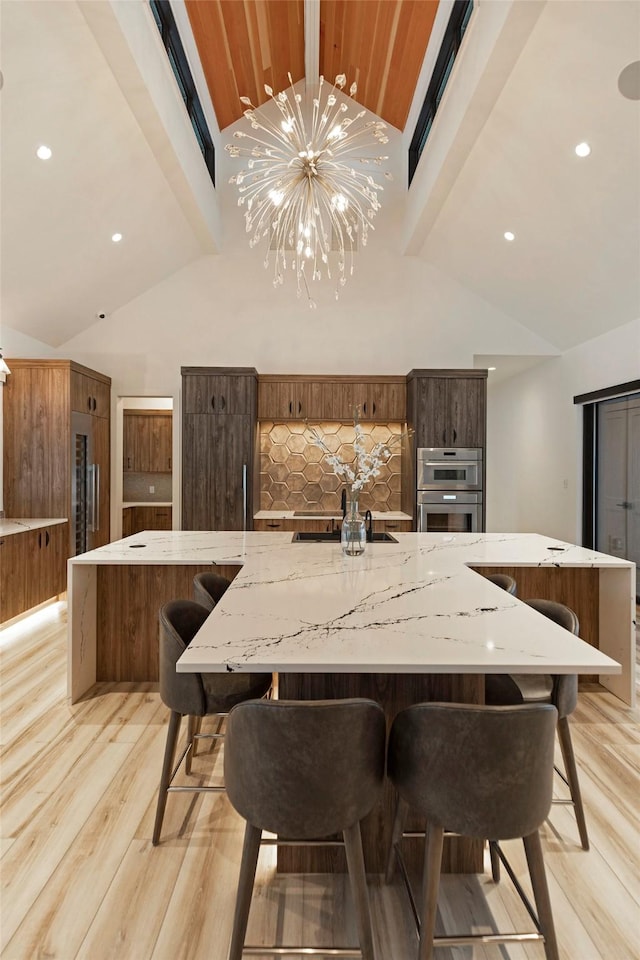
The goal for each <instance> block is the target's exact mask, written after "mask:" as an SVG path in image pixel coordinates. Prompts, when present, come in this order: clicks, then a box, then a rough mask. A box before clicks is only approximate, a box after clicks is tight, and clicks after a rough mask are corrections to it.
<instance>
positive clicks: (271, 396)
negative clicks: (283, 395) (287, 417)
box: [258, 380, 282, 420]
mask: <svg viewBox="0 0 640 960" xmlns="http://www.w3.org/2000/svg"><path fill="white" fill-rule="evenodd" d="M279 387H280V384H279V383H278V382H277V381H276V380H259V381H258V419H259V420H280V419H282V414H281V412H280V406H279V401H280V397H279Z"/></svg>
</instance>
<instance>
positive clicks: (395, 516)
mask: <svg viewBox="0 0 640 960" xmlns="http://www.w3.org/2000/svg"><path fill="white" fill-rule="evenodd" d="M371 515H372V517H373V519H374V520H411V519H412V517H411V514H409V513H403V512H402V511H401V510H372V511H371ZM363 516H364V514H363ZM253 519H254V520H332V519H333V520H341V519H342V513H341V512H340V510H336V511H335V513H331V512H329V511H327V512H326V513H322V514H319V513H313V511H310V512H309V513H303V512H302V511H301V510H295V511H294V510H258V512H257V513H254V515H253Z"/></svg>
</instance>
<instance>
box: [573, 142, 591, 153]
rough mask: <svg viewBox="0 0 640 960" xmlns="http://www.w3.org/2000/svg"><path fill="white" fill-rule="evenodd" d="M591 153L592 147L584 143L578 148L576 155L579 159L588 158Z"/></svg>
mask: <svg viewBox="0 0 640 960" xmlns="http://www.w3.org/2000/svg"><path fill="white" fill-rule="evenodd" d="M590 153H591V147H590V146H589V144H588V143H585V142H584V141H583V142H582V143H579V144H578V145H577V146H576V155H577V156H578V157H588V156H589V154H590Z"/></svg>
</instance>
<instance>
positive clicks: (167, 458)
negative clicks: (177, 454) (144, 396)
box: [122, 410, 173, 473]
mask: <svg viewBox="0 0 640 960" xmlns="http://www.w3.org/2000/svg"><path fill="white" fill-rule="evenodd" d="M172 417H173V415H172V413H171V411H170V410H125V411H124V416H123V443H122V469H123V471H124V472H125V473H169V472H170V471H171V462H172V461H171V457H172V436H173V432H172Z"/></svg>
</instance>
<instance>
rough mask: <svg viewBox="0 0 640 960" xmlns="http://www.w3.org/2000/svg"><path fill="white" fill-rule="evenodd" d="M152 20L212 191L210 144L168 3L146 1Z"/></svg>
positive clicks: (213, 175) (213, 163) (213, 161)
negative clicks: (157, 31) (209, 178)
mask: <svg viewBox="0 0 640 960" xmlns="http://www.w3.org/2000/svg"><path fill="white" fill-rule="evenodd" d="M149 5H150V7H151V12H152V14H153V19H154V20H155V23H156V26H157V27H158V30H159V32H160V36H161V37H162V43H163V44H164V48H165V50H166V51H167V57H168V60H169V64H170V66H171V69H172V70H173V74H174V76H175V78H176V83H177V84H178V88H179V90H180V94H181V96H182V100H183V103H184V105H185V108H186V111H187V113H188V115H189V119H190V120H191V126H192V127H193V132H194V135H195V138H196V142H197V144H198V147H199V148H200V151H201V153H202V156H203V157H204V162H205V164H206V167H207V170H208V171H209V176H210V177H211V182H212V183H213V185H214V187H215V185H216V154H215V148H214V146H213V140H212V138H211V134H210V132H209V127H208V125H207V121H206V119H205V116H204V111H203V109H202V104H201V103H200V98H199V96H198V92H197V90H196V85H195V83H194V81H193V77H192V75H191V70H190V68H189V62H188V60H187V55H186V53H185V52H184V47H183V46H182V40H181V39H180V34H179V32H178V25H177V23H176V21H175V17H174V16H173V11H172V9H171V4H170V2H169V0H149Z"/></svg>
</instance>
